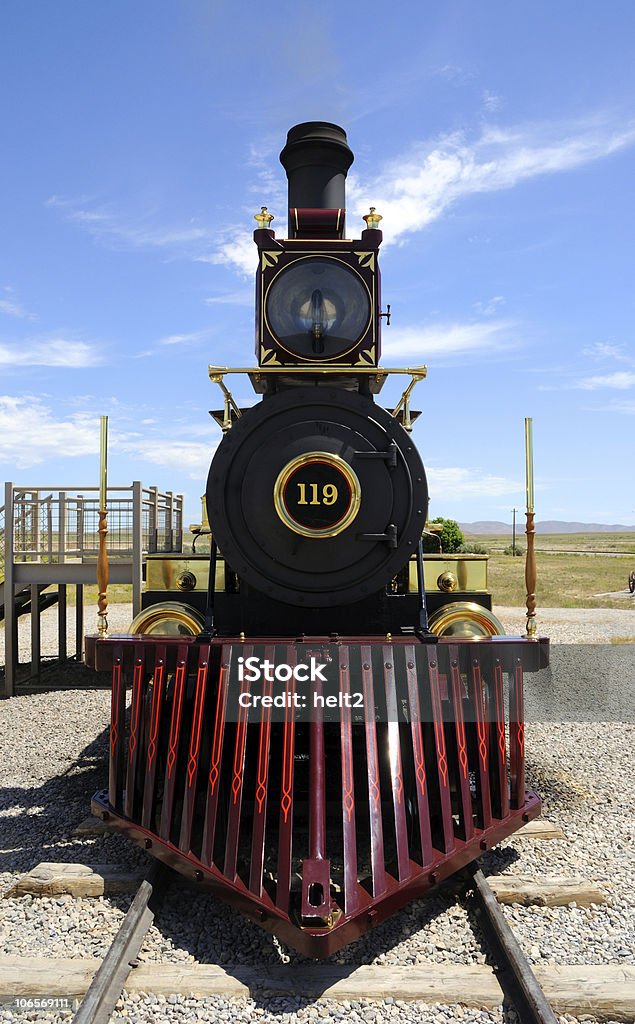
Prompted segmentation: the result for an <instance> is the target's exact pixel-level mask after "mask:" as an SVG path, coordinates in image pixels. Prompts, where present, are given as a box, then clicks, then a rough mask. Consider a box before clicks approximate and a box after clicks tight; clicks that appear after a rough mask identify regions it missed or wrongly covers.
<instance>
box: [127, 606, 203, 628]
mask: <svg viewBox="0 0 635 1024" xmlns="http://www.w3.org/2000/svg"><path fill="white" fill-rule="evenodd" d="M202 629H203V616H202V615H201V613H200V612H199V611H197V610H196V608H190V607H189V606H188V605H186V604H179V602H178V601H160V602H159V603H158V604H153V605H151V606H150V607H149V608H144V610H143V611H141V612H139V614H138V615H135V617H134V619H133V620H132V622H131V623H130V628H129V630H128V632H129V633H137V634H140V633H144V634H146V635H147V634H151V635H153V636H198V634H199V633H200V632H201V630H202Z"/></svg>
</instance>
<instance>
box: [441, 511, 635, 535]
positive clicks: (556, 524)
mask: <svg viewBox="0 0 635 1024" xmlns="http://www.w3.org/2000/svg"><path fill="white" fill-rule="evenodd" d="M524 525H525V514H524V512H519V514H518V516H517V517H516V529H517V530H519V529H521V528H522V527H524ZM459 526H460V527H461V529H462V530H463V533H468V534H472V533H476V534H482V533H511V532H512V524H511V523H500V522H496V521H495V520H492V519H486V520H484V521H483V522H480V523H459ZM536 533H635V526H619V525H611V526H607V525H606V523H563V522H560V521H559V520H558V519H545V521H544V522H541V523H536Z"/></svg>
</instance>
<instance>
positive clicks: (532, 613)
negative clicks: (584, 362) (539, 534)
mask: <svg viewBox="0 0 635 1024" xmlns="http://www.w3.org/2000/svg"><path fill="white" fill-rule="evenodd" d="M525 476H526V482H527V513H526V515H527V526H526V529H525V535H526V537H527V557H526V559H525V586H526V588H527V634H526V635H527V636H529V637H534V636H535V635H536V576H537V572H536V549H535V544H534V541H535V536H536V531H535V524H534V444H533V426H532V419H531V417H530V416H526V417H525Z"/></svg>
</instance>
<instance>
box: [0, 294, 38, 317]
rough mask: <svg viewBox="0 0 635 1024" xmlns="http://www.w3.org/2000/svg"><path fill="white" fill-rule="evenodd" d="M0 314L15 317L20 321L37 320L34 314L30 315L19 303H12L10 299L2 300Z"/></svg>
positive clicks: (0, 301)
mask: <svg viewBox="0 0 635 1024" xmlns="http://www.w3.org/2000/svg"><path fill="white" fill-rule="evenodd" d="M0 313H4V314H5V315H6V316H15V317H18V318H19V319H20V320H35V319H36V318H35V317H34V316H33V314H32V313H28V312H27V311H26V309H25V308H24V306H21V305H20V303H19V302H11V301H10V300H9V299H0Z"/></svg>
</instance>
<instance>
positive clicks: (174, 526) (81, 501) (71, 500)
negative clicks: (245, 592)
mask: <svg viewBox="0 0 635 1024" xmlns="http://www.w3.org/2000/svg"><path fill="white" fill-rule="evenodd" d="M107 508H108V517H107V526H108V533H107V551H108V560H109V565H110V582H111V583H113V584H115V583H123V584H132V610H133V615H136V614H137V613H138V612H139V611H140V609H141V586H142V579H143V563H144V558H145V556H146V555H148V554H155V553H157V552H159V553H160V552H175V553H180V552H181V551H182V550H183V496H182V495H181V494H174V493H173V492H172V491H165V492H163V491H159V489H158V487H144V486H143V485H142V484H141V482H140V481H138V480H137V481H135V482H134V483H133V484H131V485H130V486H128V487H108V490H107ZM98 527H99V488H98V487H26V486H22V487H17V486H16V485H15V484H13V483H10V482H9V483H6V484H5V493H4V505H3V506H2V507H1V508H0V605H1V606H2V613H3V615H4V634H5V673H4V675H5V678H4V687H3V689H4V695H5V696H11V694H12V693H13V692H14V688H15V678H16V669H17V666H18V629H17V618H18V614H19V610H18V608H17V606H16V601H18V603H19V602H20V601H22V603H23V604H24V601H23V598H24V597H25V595H27V596H29V602H28V603H29V604H30V613H31V663H32V669H33V668H35V667H36V666H37V670H38V671H39V663H40V618H39V616H40V602H39V595H40V593H41V591H42V590H43V589H45V588H46V587H50V586H57V594H58V626H59V629H58V634H59V643H58V657H59V658H60V660H63V659H64V658H66V587H67V586H68V585H69V584H70V585H71V586H73V585H74V586H75V588H76V616H75V618H76V627H75V648H76V655H77V657H78V658H81V651H82V641H83V628H82V614H83V611H82V610H83V587H84V585H86V584H94V583H96V580H97V557H98V554H99V530H98Z"/></svg>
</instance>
